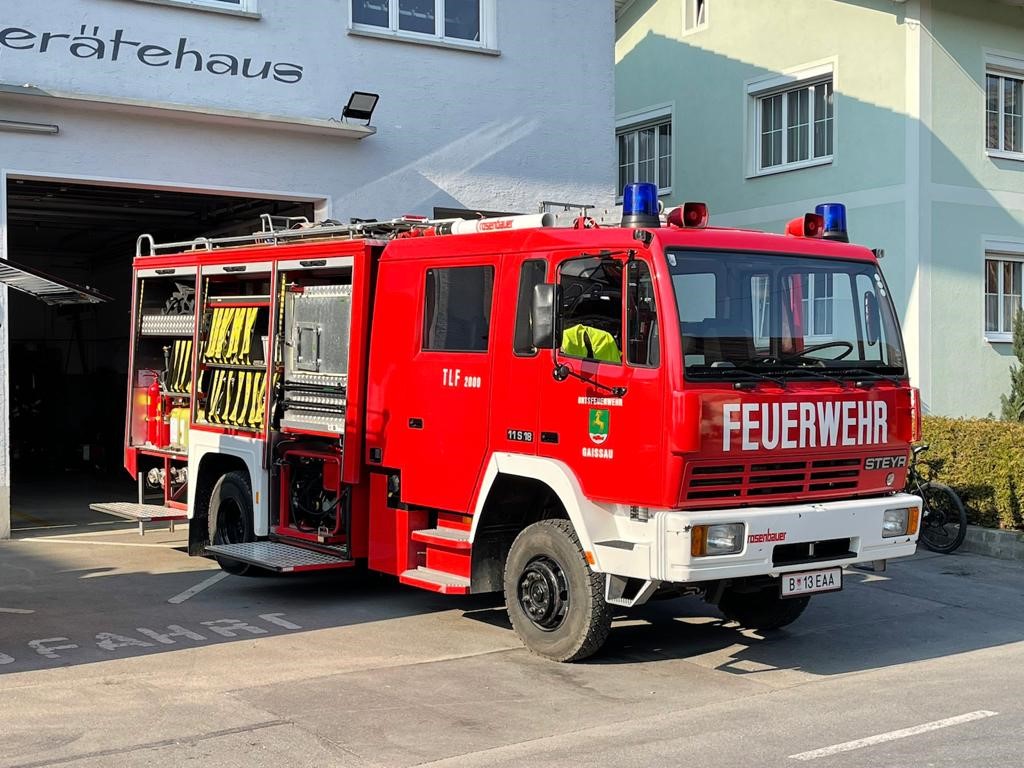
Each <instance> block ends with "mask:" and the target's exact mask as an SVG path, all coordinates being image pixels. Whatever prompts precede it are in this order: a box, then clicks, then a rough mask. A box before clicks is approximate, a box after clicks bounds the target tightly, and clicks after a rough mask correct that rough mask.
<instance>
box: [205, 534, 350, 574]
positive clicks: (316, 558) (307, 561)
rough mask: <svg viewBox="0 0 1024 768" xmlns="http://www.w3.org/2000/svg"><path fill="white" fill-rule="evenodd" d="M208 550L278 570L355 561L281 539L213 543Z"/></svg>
mask: <svg viewBox="0 0 1024 768" xmlns="http://www.w3.org/2000/svg"><path fill="white" fill-rule="evenodd" d="M206 552H207V553H208V554H211V555H216V556H218V557H225V558H228V559H229V560H237V561H239V562H241V563H248V564H249V565H255V566H257V567H259V568H264V569H266V570H268V571H276V572H277V573H298V572H300V571H326V570H331V569H335V568H351V567H352V566H353V565H355V560H346V559H345V558H344V557H339V556H338V555H328V554H326V553H324V552H316V551H314V550H312V549H306V548H305V547H296V546H293V545H291V544H284V543H283V542H280V541H251V542H246V543H245V544H209V545H207V547H206Z"/></svg>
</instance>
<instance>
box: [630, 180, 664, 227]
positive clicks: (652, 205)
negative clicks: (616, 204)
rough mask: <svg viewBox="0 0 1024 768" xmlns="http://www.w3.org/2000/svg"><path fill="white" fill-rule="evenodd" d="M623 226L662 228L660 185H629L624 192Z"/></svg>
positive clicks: (647, 183)
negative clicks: (659, 203) (659, 205)
mask: <svg viewBox="0 0 1024 768" xmlns="http://www.w3.org/2000/svg"><path fill="white" fill-rule="evenodd" d="M622 226H624V227H632V228H634V229H636V228H639V227H660V226H661V217H660V216H659V215H658V185H657V184H652V183H650V182H646V181H645V182H640V183H638V184H627V185H626V188H625V189H623V190H622Z"/></svg>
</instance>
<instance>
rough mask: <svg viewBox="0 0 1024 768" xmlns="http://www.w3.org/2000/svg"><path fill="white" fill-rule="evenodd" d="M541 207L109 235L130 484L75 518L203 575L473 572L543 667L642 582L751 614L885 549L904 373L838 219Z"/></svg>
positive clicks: (892, 542) (900, 527) (910, 533)
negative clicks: (127, 361)
mask: <svg viewBox="0 0 1024 768" xmlns="http://www.w3.org/2000/svg"><path fill="white" fill-rule="evenodd" d="M553 219H554V217H553V216H552V215H551V214H545V215H541V216H532V217H508V218H505V219H483V220H479V221H461V220H458V221H451V220H449V221H426V220H422V219H417V218H413V217H406V218H403V219H399V220H394V221H389V222H358V223H355V224H352V225H338V224H336V223H329V224H327V225H311V224H308V223H306V222H300V223H296V222H287V223H286V224H287V226H286V227H284V228H281V227H277V226H275V225H274V222H272V221H270V220H268V221H267V222H265V226H264V228H263V230H262V231H261V232H258V233H256V234H254V235H253V236H251V237H247V238H232V239H228V240H226V241H208V240H199V241H194V242H190V243H172V244H168V245H165V246H157V245H155V244H154V243H152V241H151V240H148V239H145V238H140V250H139V254H138V256H137V258H136V262H135V281H136V290H135V304H134V307H133V343H132V349H133V352H132V355H133V357H132V366H131V370H132V372H133V373H132V380H131V382H130V387H129V389H130V391H129V415H128V425H127V430H126V444H127V447H126V461H125V463H126V468H127V469H128V470H129V472H131V473H132V475H133V476H138V477H139V478H140V500H139V504H134V505H125V504H121V505H96V508H98V509H102V510H103V511H107V512H112V513H114V514H121V515H123V516H127V517H132V518H133V519H139V520H151V519H161V518H163V519H167V518H170V519H174V518H181V517H186V516H187V517H188V519H189V520H190V523H191V524H190V528H189V542H190V546H189V548H190V552H191V553H192V554H195V555H208V556H213V557H216V558H217V559H218V561H219V562H220V563H221V565H222V567H224V568H225V569H227V570H229V571H231V572H233V573H239V574H241V573H245V572H250V571H252V570H253V569H257V568H258V569H266V570H274V571H298V570H311V569H324V568H344V567H352V566H353V565H357V564H358V565H360V566H364V567H367V568H369V569H371V570H375V571H379V572H382V573H387V574H393V575H395V576H396V577H398V579H399V581H400V582H402V583H404V584H408V585H411V586H415V587H420V588H423V589H428V590H431V591H435V592H441V593H445V594H468V593H479V592H490V591H503V592H504V594H505V598H506V604H507V607H508V612H509V615H510V618H511V621H512V624H513V626H514V627H515V630H516V631H517V633H518V634H519V636H520V637H521V638H522V639H523V641H524V642H525V644H526V645H527V646H528V647H530V648H531V650H533V651H535V652H537V653H539V654H541V655H543V656H546V657H548V658H552V659H556V660H561V661H570V660H576V659H581V658H584V657H586V656H588V655H590V654H592V653H593V652H595V651H596V650H597V649H598V648H599V647H600V646H601V644H602V643H603V642H604V640H605V638H606V636H607V634H608V632H609V628H610V625H611V620H612V615H613V613H614V612H615V611H616V610H620V609H621V608H624V607H630V606H634V605H638V604H642V603H644V602H645V601H647V600H648V599H650V598H651V597H652V596H654V595H656V594H689V595H699V596H702V597H703V598H704V599H706V600H707V601H709V602H711V603H714V604H716V605H717V606H718V607H719V608H720V610H721V611H722V612H723V613H724V614H725V615H726V616H727V617H728V618H730V619H734V620H736V621H738V622H740V623H741V624H743V625H745V626H747V627H751V628H758V629H771V628H776V627H781V626H784V625H785V624H788V623H790V622H791V621H793V620H795V619H796V618H797V617H798V616H799V615H800V613H801V612H802V611H803V610H804V608H805V607H806V605H807V603H808V600H809V597H810V596H811V595H812V594H814V593H818V592H828V591H835V590H838V589H840V588H841V587H842V576H843V570H842V569H843V567H844V566H849V565H853V564H857V563H869V562H872V563H875V564H876V567H882V565H884V562H885V561H887V560H889V559H892V558H896V557H903V556H907V555H910V554H913V552H914V551H915V548H916V538H917V536H916V534H917V526H918V522H919V516H920V502H919V501H918V499H917V498H916V497H914V496H910V495H907V494H904V493H902V492H901V491H900V489H902V488H903V486H904V483H905V476H906V467H907V460H908V456H909V450H910V444H911V442H912V441H913V440H914V439H917V438H918V436H919V434H918V431H919V405H918V400H917V394H916V390H914V389H913V388H912V387H910V386H909V383H908V379H907V372H906V367H905V362H904V353H903V348H902V342H901V339H900V332H899V326H898V323H897V319H896V314H895V312H894V310H893V307H892V301H891V298H890V296H889V294H888V290H887V288H886V285H885V281H884V279H883V277H882V274H881V271H880V269H879V266H878V262H877V259H876V258H875V255H874V254H873V253H872V252H871V251H870V250H868V249H866V248H862V247H859V246H854V245H850V244H848V243H846V242H842V241H843V240H845V221H844V219H845V216H844V211H842V210H841V209H840V208H839V207H836V206H831V207H828V206H826V207H825V209H824V211H823V212H822V213H821V214H818V213H815V214H808V215H806V216H803V217H801V218H799V219H796V220H794V222H792V223H791V224H790V227H789V228H788V231H787V234H784V235H773V234H766V233H760V232H747V231H740V230H732V229H718V228H712V227H709V226H707V210H706V207H704V206H701V205H700V204H687V205H686V206H681V207H679V208H677V209H672V210H670V211H667V212H659V211H658V209H657V201H656V195H655V194H654V193H653V192H652V191H651V190H650V189H649V188H648V187H645V186H643V185H640V186H638V187H631V188H627V190H626V195H625V212H624V215H623V219H622V221H621V222H618V223H617V225H616V226H601V225H599V224H598V222H595V221H593V220H592V219H588V218H586V217H579V218H577V219H575V220H574V221H573V222H572V223H571V225H570V226H564V227H560V226H552V224H554V223H555V222H554V221H553ZM182 295H185V296H192V297H193V300H192V301H191V303H189V302H188V301H182V300H181V298H180V297H181V296H182ZM175 297H178V298H177V299H176V298H175ZM179 310H180V311H179ZM147 489H148V492H150V493H152V494H154V495H159V496H160V498H159V499H158V501H157V503H155V504H153V503H145V502H146V501H147V499H145V498H142V496H143V495H145V493H146V492H147Z"/></svg>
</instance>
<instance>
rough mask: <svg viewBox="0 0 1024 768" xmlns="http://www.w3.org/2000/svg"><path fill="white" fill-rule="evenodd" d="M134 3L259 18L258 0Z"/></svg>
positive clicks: (155, 0) (150, 1) (157, 0)
mask: <svg viewBox="0 0 1024 768" xmlns="http://www.w3.org/2000/svg"><path fill="white" fill-rule="evenodd" d="M136 2H142V3H150V4H152V5H167V6H171V7H177V8H188V9H190V10H196V11H211V12H213V13H226V14H229V15H232V16H244V17H246V18H250V19H258V18H259V16H260V13H259V8H258V7H257V5H258V2H259V0H241V2H239V3H237V4H235V3H230V2H225V1H224V0H136Z"/></svg>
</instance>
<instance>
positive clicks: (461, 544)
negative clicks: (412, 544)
mask: <svg viewBox="0 0 1024 768" xmlns="http://www.w3.org/2000/svg"><path fill="white" fill-rule="evenodd" d="M412 540H413V541H422V542H424V543H425V544H431V545H433V546H435V547H445V548H446V549H471V548H472V546H473V545H472V544H470V543H469V531H463V530H461V529H458V528H428V529H426V530H422V531H413V532H412Z"/></svg>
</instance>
